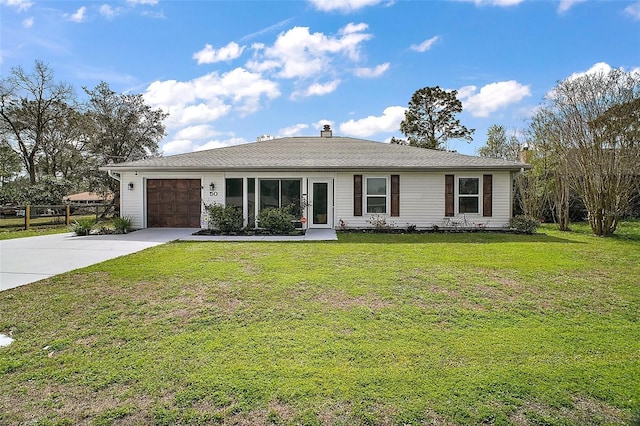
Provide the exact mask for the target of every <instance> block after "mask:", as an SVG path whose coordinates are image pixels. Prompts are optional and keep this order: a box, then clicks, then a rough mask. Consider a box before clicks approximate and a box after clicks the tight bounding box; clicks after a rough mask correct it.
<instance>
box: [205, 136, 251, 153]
mask: <svg viewBox="0 0 640 426" xmlns="http://www.w3.org/2000/svg"><path fill="white" fill-rule="evenodd" d="M248 142H249V141H247V140H246V139H244V138H231V139H225V140H214V141H209V142H207V143H205V144H202V145H196V147H195V149H194V151H204V150H206V149H215V148H224V147H225V146H233V145H240V144H244V143H248Z"/></svg>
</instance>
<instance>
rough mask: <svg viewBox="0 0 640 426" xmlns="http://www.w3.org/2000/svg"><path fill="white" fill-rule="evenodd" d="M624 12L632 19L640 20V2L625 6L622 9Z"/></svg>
mask: <svg viewBox="0 0 640 426" xmlns="http://www.w3.org/2000/svg"><path fill="white" fill-rule="evenodd" d="M624 13H626V14H627V15H629V16H630V17H631V19H633V20H634V21H640V2H638V3H633V4H630V5H629V6H627V7H626V8H625V9H624Z"/></svg>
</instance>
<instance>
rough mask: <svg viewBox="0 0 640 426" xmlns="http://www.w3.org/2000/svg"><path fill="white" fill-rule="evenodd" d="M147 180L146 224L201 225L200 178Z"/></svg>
mask: <svg viewBox="0 0 640 426" xmlns="http://www.w3.org/2000/svg"><path fill="white" fill-rule="evenodd" d="M146 182H147V227H149V228H199V227H200V213H201V183H200V179H147V181H146Z"/></svg>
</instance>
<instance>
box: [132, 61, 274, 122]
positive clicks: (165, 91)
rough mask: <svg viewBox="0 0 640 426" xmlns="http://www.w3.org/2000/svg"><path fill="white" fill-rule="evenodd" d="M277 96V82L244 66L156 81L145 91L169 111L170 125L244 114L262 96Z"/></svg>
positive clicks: (256, 106) (155, 104) (151, 100)
mask: <svg viewBox="0 0 640 426" xmlns="http://www.w3.org/2000/svg"><path fill="white" fill-rule="evenodd" d="M278 96H280V90H279V89H278V85H277V83H275V82H273V81H270V80H266V79H264V78H262V76H261V75H260V74H256V73H252V72H249V71H247V70H245V69H243V68H236V69H234V70H232V71H229V72H227V73H224V74H218V73H217V72H212V73H209V74H205V75H203V76H201V77H198V78H195V79H193V80H189V81H176V80H166V81H155V82H153V83H151V84H150V85H149V87H147V90H146V91H145V93H144V97H145V100H146V101H147V102H148V103H149V104H150V105H152V106H153V107H160V108H162V109H163V110H164V111H165V112H168V113H169V117H168V118H167V119H166V121H165V122H166V125H167V128H169V129H173V128H179V127H182V126H186V125H194V124H203V123H210V122H212V121H215V120H217V119H219V118H221V117H223V116H225V115H227V114H229V113H230V112H231V111H236V112H237V113H238V114H240V115H246V114H249V113H252V112H255V111H257V110H258V109H260V107H261V101H262V100H263V99H264V98H267V99H273V98H276V97H278Z"/></svg>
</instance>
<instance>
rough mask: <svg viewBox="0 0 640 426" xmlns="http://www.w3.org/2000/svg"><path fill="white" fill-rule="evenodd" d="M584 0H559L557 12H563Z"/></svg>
mask: <svg viewBox="0 0 640 426" xmlns="http://www.w3.org/2000/svg"><path fill="white" fill-rule="evenodd" d="M583 1H585V0H560V4H559V5H558V13H560V14H563V13H565V12H566V11H568V10H569V9H571V8H572V7H573V6H575V5H576V4H578V3H582V2H583Z"/></svg>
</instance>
